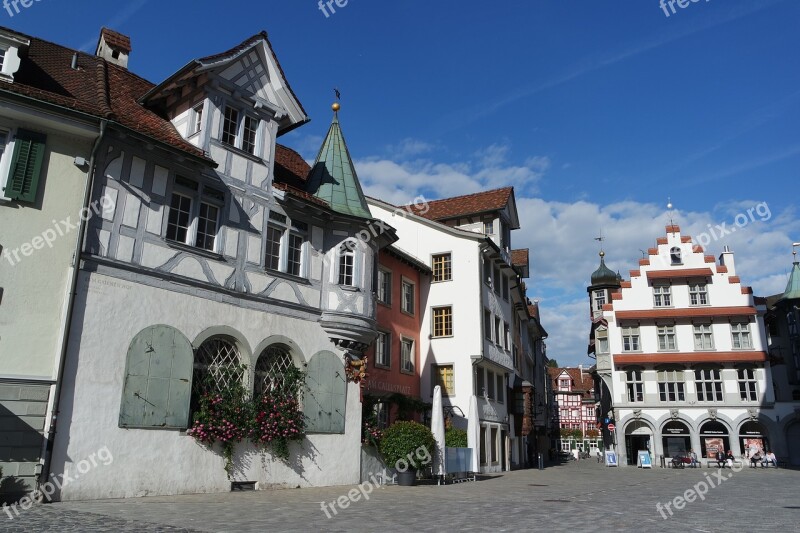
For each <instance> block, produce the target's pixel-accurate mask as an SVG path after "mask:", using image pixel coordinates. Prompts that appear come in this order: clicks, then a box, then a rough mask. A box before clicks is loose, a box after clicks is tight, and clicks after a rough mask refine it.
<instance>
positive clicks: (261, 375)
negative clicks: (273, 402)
mask: <svg viewBox="0 0 800 533" xmlns="http://www.w3.org/2000/svg"><path fill="white" fill-rule="evenodd" d="M293 365H294V362H293V361H292V354H291V353H290V351H289V347H288V346H286V345H285V344H272V345H270V346H267V347H266V348H265V349H264V351H263V352H261V355H259V356H258V360H257V361H256V368H255V378H256V379H255V384H254V386H253V394H254V396H255V397H256V398H258V397H260V396H263V394H264V393H265V392H267V391H268V390H270V389H272V388H274V387H276V386H280V385H282V384H283V383H282V381H281V377H282V376H283V375H284V373H285V372H286V369H288V368H289V367H291V366H293Z"/></svg>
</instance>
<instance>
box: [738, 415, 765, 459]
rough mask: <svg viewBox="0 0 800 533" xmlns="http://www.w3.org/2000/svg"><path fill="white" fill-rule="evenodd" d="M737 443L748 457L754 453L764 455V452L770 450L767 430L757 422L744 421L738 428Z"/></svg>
mask: <svg viewBox="0 0 800 533" xmlns="http://www.w3.org/2000/svg"><path fill="white" fill-rule="evenodd" d="M739 445H740V446H741V450H742V453H744V454H745V455H746V456H747V458H748V459H749V458H750V457H752V456H753V455H755V454H759V455H760V456H761V457H764V453H765V452H766V451H767V450H770V449H771V448H770V444H769V439H768V438H767V430H766V428H764V426H763V425H761V424H759V423H758V422H745V423H744V424H742V427H741V428H740V429H739Z"/></svg>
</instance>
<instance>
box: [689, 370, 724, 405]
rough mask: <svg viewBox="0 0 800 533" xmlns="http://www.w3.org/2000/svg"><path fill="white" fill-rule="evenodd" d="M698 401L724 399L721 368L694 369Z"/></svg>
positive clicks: (718, 400) (719, 400)
mask: <svg viewBox="0 0 800 533" xmlns="http://www.w3.org/2000/svg"><path fill="white" fill-rule="evenodd" d="M694 381H695V388H696V389H697V401H698V402H721V401H722V372H721V371H720V369H719V368H698V369H696V370H695V371H694Z"/></svg>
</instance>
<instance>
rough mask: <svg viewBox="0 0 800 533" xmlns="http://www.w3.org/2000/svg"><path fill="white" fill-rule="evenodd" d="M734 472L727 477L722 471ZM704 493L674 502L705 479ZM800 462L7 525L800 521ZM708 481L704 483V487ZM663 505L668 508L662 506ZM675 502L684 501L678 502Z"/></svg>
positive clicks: (257, 497) (359, 527)
mask: <svg viewBox="0 0 800 533" xmlns="http://www.w3.org/2000/svg"><path fill="white" fill-rule="evenodd" d="M720 478H722V479H724V481H722V480H720ZM709 481H710V482H711V483H713V486H714V488H711V486H708V493H707V494H706V495H705V496H704V500H700V499H698V500H696V501H694V502H693V503H688V504H686V506H685V507H684V508H683V509H681V510H676V509H674V507H672V508H671V510H672V512H673V514H672V516H670V514H669V512H668V511H667V510H666V509H665V504H666V503H667V502H671V501H672V500H673V499H674V498H675V497H676V496H681V495H683V494H684V492H685V491H687V490H688V489H691V488H692V487H693V486H694V485H696V484H698V483H706V484H708V483H709ZM798 486H800V471H796V470H786V469H777V470H775V469H768V470H763V469H753V470H751V469H750V468H745V469H744V470H742V471H741V472H732V471H730V470H727V469H726V470H724V471H721V472H719V471H718V470H716V469H705V468H704V469H702V470H693V469H686V470H664V469H660V468H656V469H653V470H641V469H637V468H633V467H626V468H604V467H603V466H602V465H599V464H597V463H596V462H594V461H591V460H588V461H579V462H570V463H567V464H564V465H560V466H554V467H550V468H547V469H545V470H543V471H538V470H521V471H515V472H509V473H506V474H503V475H498V476H493V477H490V478H487V479H483V480H480V481H478V482H476V483H462V484H455V485H446V486H441V487H439V486H435V485H432V486H424V485H423V486H417V487H394V486H392V487H385V488H376V489H375V491H374V492H372V494H369V499H368V500H365V499H363V498H362V499H361V500H360V501H355V502H353V503H350V504H349V507H348V508H346V509H341V508H337V514H335V515H334V514H333V513H332V512H331V511H329V514H330V515H331V517H330V518H327V517H326V514H325V512H323V511H322V509H321V506H320V502H322V501H326V502H333V501H334V500H336V499H337V498H339V497H340V496H344V495H346V494H347V492H348V491H349V490H350V489H352V487H327V488H319V489H318V488H313V489H294V490H292V489H287V490H270V491H258V492H238V493H225V494H199V495H188V496H170V497H148V498H136V499H128V500H102V501H91V502H67V503H55V504H50V505H39V506H36V507H34V508H32V509H29V510H27V511H20V515H19V517H17V518H15V519H14V520H11V519H8V518H7V517H6V516H5V515H0V531H9V532H19V531H37V532H38V531H52V532H72V531H75V532H77V531H80V532H95V531H141V532H156V531H165V532H173V531H187V532H195V531H214V532H222V531H225V532H228V531H230V532H233V531H314V532H320V531H514V530H523V531H542V530H550V531H568V530H579V531H614V530H617V531H642V530H645V531H736V532H737V533H740V532H742V531H747V532H750V531H772V532H781V533H782V532H785V531H800V493H798V490H797V488H798ZM698 487H702V485H698ZM659 503H660V504H661V509H662V510H663V515H664V516H666V519H665V518H663V517H662V515H661V514H660V513H659V511H658V508H657V507H656V505H657V504H659ZM673 505H674V504H673Z"/></svg>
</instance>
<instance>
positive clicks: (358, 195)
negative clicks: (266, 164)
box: [308, 104, 372, 218]
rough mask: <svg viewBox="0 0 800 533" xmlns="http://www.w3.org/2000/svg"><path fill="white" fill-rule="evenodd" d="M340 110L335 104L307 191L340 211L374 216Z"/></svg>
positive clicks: (309, 178)
mask: <svg viewBox="0 0 800 533" xmlns="http://www.w3.org/2000/svg"><path fill="white" fill-rule="evenodd" d="M338 109H339V108H338V104H335V105H334V112H335V113H334V116H333V122H332V123H331V128H330V129H329V130H328V135H327V136H326V137H325V141H323V143H322V148H320V150H319V154H318V155H317V160H316V161H315V162H314V166H313V167H312V169H311V173H310V174H309V176H308V192H309V193H311V194H313V195H314V196H316V197H317V198H319V199H320V200H325V201H326V202H328V204H330V206H331V208H332V209H333V210H334V211H336V212H338V213H343V214H346V215H353V216H357V217H361V218H372V215H371V214H370V212H369V207H367V200H366V198H364V192H363V191H362V190H361V183H360V182H359V181H358V175H357V174H356V169H355V167H354V166H353V160H352V159H351V158H350V152H349V151H348V149H347V143H345V141H344V135H342V130H341V128H340V127H339V114H338Z"/></svg>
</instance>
